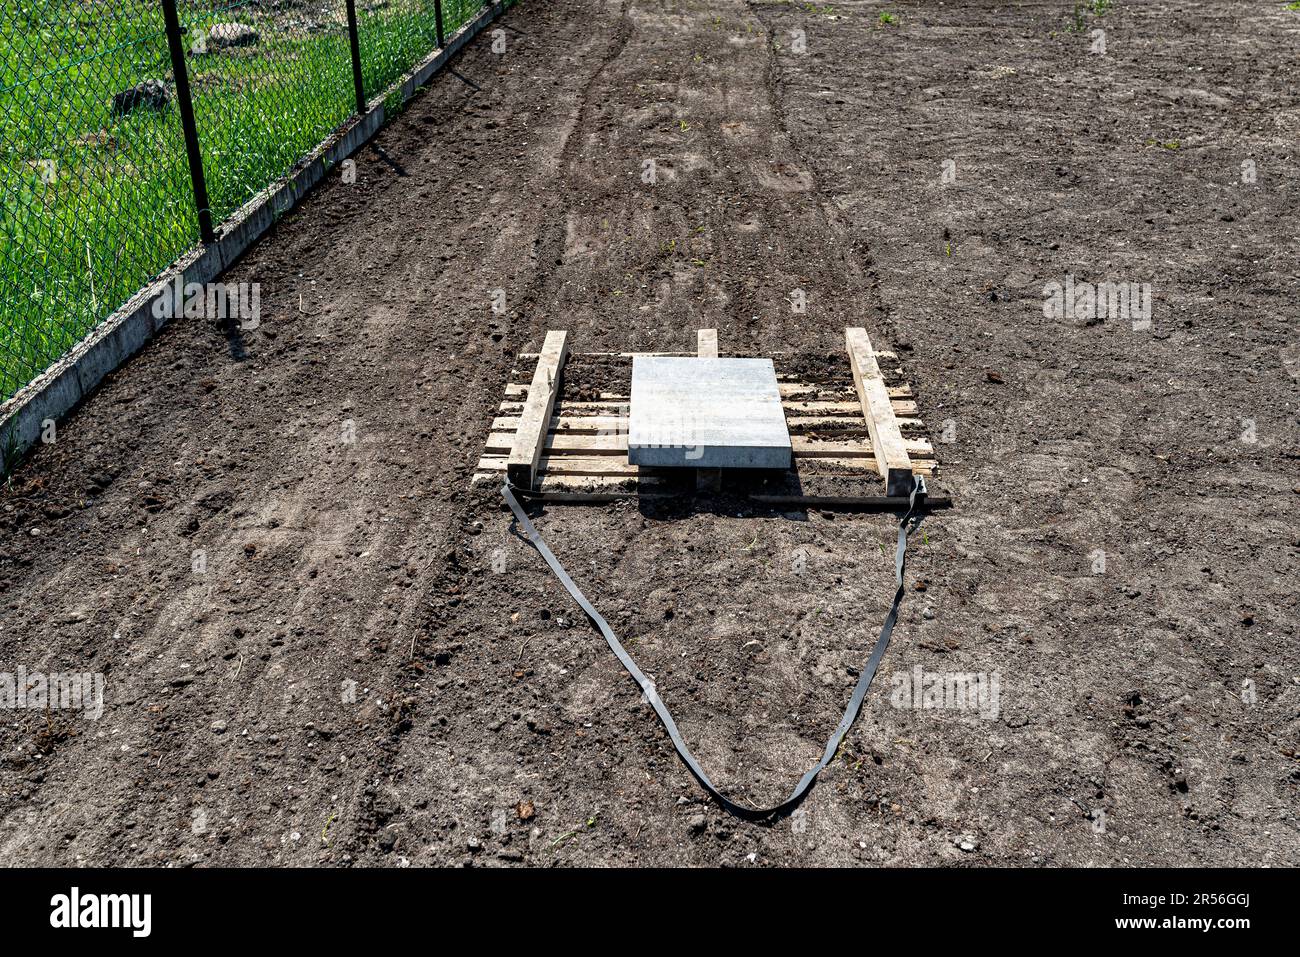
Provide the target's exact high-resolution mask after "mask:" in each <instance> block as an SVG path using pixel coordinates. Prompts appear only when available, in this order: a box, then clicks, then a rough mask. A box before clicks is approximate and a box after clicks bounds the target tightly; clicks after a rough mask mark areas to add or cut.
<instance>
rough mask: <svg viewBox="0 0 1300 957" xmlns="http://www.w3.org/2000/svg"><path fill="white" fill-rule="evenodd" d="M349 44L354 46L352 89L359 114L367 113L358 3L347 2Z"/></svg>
mask: <svg viewBox="0 0 1300 957" xmlns="http://www.w3.org/2000/svg"><path fill="white" fill-rule="evenodd" d="M347 8H348V42H349V43H350V44H351V46H352V87H353V89H354V90H355V91H356V95H357V113H358V114H363V113H365V112H366V86H365V84H364V83H363V82H362V80H361V35H360V34H359V33H358V32H357V3H356V0H347Z"/></svg>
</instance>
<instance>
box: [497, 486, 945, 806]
mask: <svg viewBox="0 0 1300 957" xmlns="http://www.w3.org/2000/svg"><path fill="white" fill-rule="evenodd" d="M501 494H502V495H504V496H505V499H506V503H507V504H508V505H509V506H510V510H511V511H512V512H514V513H515V519H516V520H517V521H518V523H519V525H520V526H522V527H523V529H524V531H525V532H527V533H528V540H529V541H530V542H532V543H533V546H534V547H535V548H536V549H537V550H538V551H539V552H541V554H542V558H544V559H546V564H547V565H549V566H550V567H551V571H553V572H554V573H555V577H556V578H558V579H559V580H560V582H561V584H563V585H564V587H565V588H566V589H568V592H569V594H570V595H571V596H573V600H574V601H576V602H577V603H578V605H579V606H580V607H581V608H582V610H583V611H584V612H586V613H587V617H589V618H590V619H591V620H592V621H593V622H595V624H596V627H597V628H599V629H600V633H601V634H602V635H604V636H605V641H606V642H607V643H608V644H609V647H610V650H611V651H613V652H614V654H615V655H616V656H617V657H618V660H619V661H621V662H622V663H623V667H624V668H626V669H627V672H628V674H630V675H631V676H632V677H633V678H635V679H636V683H637V684H638V685H639V686H640V687H641V691H642V693H643V694H644V695H645V700H647V701H649V702H650V705H651V706H652V707H653V708H654V710H655V714H657V715H658V716H659V720H660V721H662V722H663V725H664V728H665V729H667V731H668V736H669V737H670V738H672V741H673V747H674V748H676V749H677V754H678V755H679V756H680V757H681V759H682V760H683V761H684V762H686V767H687V768H689V769H690V772H691V774H693V775H695V779H696V780H697V781H699V782H700V784H701V785H703V787H704V789H705V790H706V791H708V792H709V794H711V795H713V797H714V798H716V799H717V800H718V802H719V803H721V804H722V806H723V807H725V808H726V809H727V810H728V811H730V812H731V813H732V814H735V815H737V816H738V817H743V818H750V819H763V818H768V817H774V816H776V815H780V814H785V813H788V812H790V811H793V810H794V808H795V807H796V806H797V805H798V804H799V802H800V801H801V800H802V799H803V797H804V795H805V794H807V793H808V789H809V788H811V787H812V785H813V782H814V781H815V780H816V779H817V775H818V774H819V773H820V772H821V770H822V768H824V767H826V765H828V764H830V763H831V761H832V760H833V759H834V758H835V752H836V751H838V750H839V747H840V742H841V741H843V740H844V736H845V735H846V734H848V733H849V728H851V727H852V726H853V722H854V721H856V720H857V717H858V712H859V711H861V710H862V701H863V699H864V698H866V696H867V689H868V688H870V687H871V679H872V678H874V677H875V676H876V669H877V668H879V667H880V659H881V658H883V657H884V655H885V649H886V648H888V647H889V636H890V634H891V633H892V632H893V630H894V623H895V622H896V621H897V620H898V607H899V605H900V604H902V601H903V592H904V587H903V572H904V570H905V569H906V567H907V536H908V535H909V534H910V533H911V532H913V531H915V530H916V528H917V526H918V525H920V524H921V519H922V518H923V517H924V508H925V480H924V479H923V478H921V477H920V476H917V477H916V482H915V485H914V486H913V487H912V494H911V496H910V497H909V500H908V508H907V511H906V512H904V513H903V516H902V517H901V518H900V519H899V520H898V548H897V550H896V551H895V553H894V570H895V573H896V576H897V578H898V590H897V591H896V592H895V593H894V602H893V604H892V605H891V606H890V608H889V614H888V615H886V616H885V623H884V625H883V626H882V627H881V629H880V637H879V638H877V639H876V646H875V647H874V648H873V649H872V650H871V657H870V658H868V659H867V664H866V667H865V668H863V669H862V673H861V674H860V675H859V676H858V683H857V685H856V686H855V687H854V689H853V694H852V696H850V698H849V703H848V707H846V708H845V709H844V717H842V718H840V723H839V724H838V725H837V726H836V728H835V733H834V734H832V735H831V737H830V740H829V741H827V742H826V751H825V752H824V753H823V754H822V757H821V760H820V761H818V762H817V763H816V764H815V765H814V766H813V767H812V769H811V770H809V771H808V773H806V774H805V775H804V776H803V777H802V778H800V779H799V783H798V784H797V785H795V789H794V791H792V792H791V793H790V796H789V797H788V798H786V799H785V800H784V801H782V802H781V803H780V804H778V805H776V807H771V808H765V809H760V808H753V807H745V806H744V805H741V804H737V803H736V802H735V801H732V800H731V799H730V798H728V797H727V796H726V795H725V794H722V793H721V792H720V791H718V789H717V788H716V787H714V786H713V782H712V781H710V780H709V776H708V775H707V774H705V773H704V769H703V768H701V767H700V764H699V762H698V761H696V760H695V756H694V755H693V754H691V749H690V748H688V747H687V746H686V742H685V741H683V740H682V735H681V732H680V731H678V730H677V723H676V722H675V721H673V716H672V714H670V713H669V711H668V709H667V708H666V707H665V706H664V703H663V701H661V700H660V698H659V695H658V693H657V692H656V691H655V684H654V682H653V681H651V680H650V679H649V678H647V677H646V676H645V675H644V674H643V673H642V672H641V669H640V668H638V667H637V666H636V662H635V661H633V660H632V656H631V655H629V654H628V653H627V649H626V648H624V647H623V645H622V644H621V643H620V642H619V640H618V638H617V636H615V634H614V631H613V629H611V628H610V627H609V622H607V621H605V619H604V618H603V617H602V616H601V614H600V612H598V611H596V609H595V607H593V606H592V604H591V602H589V601H588V600H587V596H585V595H584V594H583V593H582V591H581V590H580V589H579V588H578V586H577V585H575V584H574V583H573V579H572V578H570V577H569V573H568V572H566V571H565V570H564V566H563V565H561V564H560V561H559V559H557V558H556V557H555V554H554V553H553V552H552V551H551V550H550V548H548V547H547V545H546V542H544V541H542V536H541V535H540V534H538V532H537V529H535V528H534V527H533V523H532V522H530V521H529V520H528V516H527V515H525V514H524V510H523V508H521V507H520V505H519V500H518V499H516V498H515V496H514V493H513V492H512V491H511V489H510V485H509V483H506V484H504V485H502V486H501Z"/></svg>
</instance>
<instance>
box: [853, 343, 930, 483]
mask: <svg viewBox="0 0 1300 957" xmlns="http://www.w3.org/2000/svg"><path fill="white" fill-rule="evenodd" d="M844 340H845V346H846V347H847V348H848V352H849V363H850V365H851V366H852V368H853V384H854V385H855V386H856V387H857V390H858V399H859V400H860V401H861V403H862V414H863V416H864V417H865V418H866V420H867V429H868V431H870V433H871V446H872V448H873V449H874V450H875V453H876V467H877V468H878V470H879V471H880V474H881V475H882V476H884V478H885V494H886V495H907V494H909V493H910V492H911V491H912V462H911V459H910V458H908V455H907V449H906V447H905V446H904V445H903V434H902V432H900V431H899V428H898V422H897V421H895V419H894V411H895V410H894V407H893V406H892V405H891V403H890V400H889V393H888V391H886V389H885V380H884V379H883V378H881V375H880V366H879V364H878V363H877V362H876V356H875V353H874V352H873V351H872V348H871V339H870V338H868V336H867V330H866V329H863V328H860V327H859V328H853V327H850V328H848V329H845V330H844ZM907 404H908V405H911V406H912V408H911V410H909V411H913V412H914V411H915V410H916V403H914V402H909V403H907ZM899 411H902V410H899Z"/></svg>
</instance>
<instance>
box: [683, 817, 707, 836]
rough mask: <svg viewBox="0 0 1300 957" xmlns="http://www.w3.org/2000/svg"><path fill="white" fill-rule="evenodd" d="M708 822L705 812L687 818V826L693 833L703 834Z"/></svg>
mask: <svg viewBox="0 0 1300 957" xmlns="http://www.w3.org/2000/svg"><path fill="white" fill-rule="evenodd" d="M707 824H708V822H707V821H705V819H704V815H703V814H693V815H691V816H690V817H689V818H687V820H686V827H687V829H688V830H689V831H690V832H691V833H692V834H703V833H704V828H705V827H706V826H707Z"/></svg>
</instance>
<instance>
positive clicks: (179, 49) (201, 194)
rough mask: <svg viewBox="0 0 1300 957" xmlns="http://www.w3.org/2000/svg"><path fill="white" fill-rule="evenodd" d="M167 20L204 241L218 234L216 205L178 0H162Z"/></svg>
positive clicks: (201, 235)
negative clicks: (211, 198) (206, 169)
mask: <svg viewBox="0 0 1300 957" xmlns="http://www.w3.org/2000/svg"><path fill="white" fill-rule="evenodd" d="M161 2H162V9H163V21H164V23H165V24H166V27H167V48H168V49H169V50H170V51H171V56H172V75H173V76H174V77H175V79H176V105H177V106H179V107H180V111H181V131H182V132H183V133H184V134H185V153H186V155H187V156H188V157H189V161H190V183H191V184H192V185H193V187H194V208H195V211H196V212H197V213H198V216H199V238H200V239H202V240H203V242H204V243H210V242H213V241H214V240H215V239H216V238H217V234H216V232H215V231H214V230H213V229H212V207H211V205H210V204H209V203H208V183H207V180H206V179H205V178H204V175H203V154H202V153H201V152H199V131H198V128H197V127H196V126H195V125H194V101H193V100H192V99H191V98H190V75H189V71H188V70H187V69H186V67H185V40H184V35H183V34H182V32H181V21H180V17H179V16H178V15H177V13H176V0H161Z"/></svg>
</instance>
